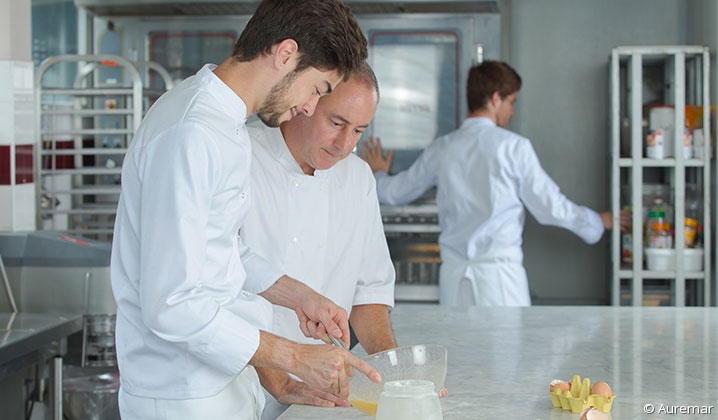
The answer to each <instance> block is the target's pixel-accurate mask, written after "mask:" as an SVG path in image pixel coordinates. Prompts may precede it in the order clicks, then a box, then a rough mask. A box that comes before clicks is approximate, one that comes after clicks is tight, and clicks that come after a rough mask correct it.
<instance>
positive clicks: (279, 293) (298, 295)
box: [259, 275, 315, 311]
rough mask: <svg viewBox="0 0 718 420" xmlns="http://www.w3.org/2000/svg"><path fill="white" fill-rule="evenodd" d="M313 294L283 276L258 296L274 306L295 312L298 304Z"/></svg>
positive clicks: (304, 286) (301, 284) (310, 290)
mask: <svg viewBox="0 0 718 420" xmlns="http://www.w3.org/2000/svg"><path fill="white" fill-rule="evenodd" d="M313 293H315V292H314V291H313V290H312V289H311V288H310V287H309V286H307V285H306V284H304V283H302V282H300V281H297V280H295V279H293V278H291V277H289V276H287V275H284V276H281V277H280V278H279V279H278V280H277V281H276V282H275V283H274V284H273V285H272V286H271V287H270V288H269V289H267V290H265V291H263V292H262V293H259V295H260V296H262V297H263V298H265V299H267V300H268V301H270V302H272V303H273V304H275V305H279V306H284V307H285V308H289V309H292V310H295V311H296V309H297V307H298V306H299V305H300V303H301V302H302V301H303V300H304V299H306V298H307V296H308V295H310V294H313Z"/></svg>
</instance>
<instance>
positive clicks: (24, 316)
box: [0, 312, 82, 379]
mask: <svg viewBox="0 0 718 420" xmlns="http://www.w3.org/2000/svg"><path fill="white" fill-rule="evenodd" d="M81 330H82V315H57V314H44V313H24V312H18V313H15V314H12V313H4V312H3V313H0V379H1V378H3V377H5V376H7V375H10V374H12V373H14V372H16V371H18V370H19V369H22V368H24V367H26V366H29V365H32V364H34V363H38V362H40V361H43V360H46V359H48V358H49V357H51V356H53V355H56V354H60V353H61V351H62V346H61V345H60V341H61V339H63V338H65V337H67V336H69V335H71V334H74V333H76V332H78V331H81Z"/></svg>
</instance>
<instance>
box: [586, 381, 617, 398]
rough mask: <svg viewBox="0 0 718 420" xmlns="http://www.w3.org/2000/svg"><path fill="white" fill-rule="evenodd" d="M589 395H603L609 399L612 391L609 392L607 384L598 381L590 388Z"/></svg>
mask: <svg viewBox="0 0 718 420" xmlns="http://www.w3.org/2000/svg"><path fill="white" fill-rule="evenodd" d="M591 394H592V395H605V396H607V397H610V396H611V395H613V391H611V387H610V386H608V384H607V383H605V382H603V381H598V382H596V383H595V384H593V387H591Z"/></svg>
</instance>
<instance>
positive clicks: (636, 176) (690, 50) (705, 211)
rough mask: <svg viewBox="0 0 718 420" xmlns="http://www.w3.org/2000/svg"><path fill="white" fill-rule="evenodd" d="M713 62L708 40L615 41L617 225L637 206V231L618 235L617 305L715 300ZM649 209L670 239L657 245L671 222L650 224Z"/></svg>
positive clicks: (614, 253) (614, 240)
mask: <svg viewBox="0 0 718 420" xmlns="http://www.w3.org/2000/svg"><path fill="white" fill-rule="evenodd" d="M709 66H710V57H709V52H708V48H706V47H703V46H649V47H646V46H641V47H617V48H615V49H613V51H612V53H611V57H610V108H611V109H610V123H611V127H610V133H611V135H610V137H611V142H610V148H611V150H610V156H611V206H612V210H613V214H614V225H616V226H618V212H619V210H621V209H622V208H626V207H630V208H631V209H632V210H633V213H632V214H633V216H632V222H633V223H632V228H631V232H630V233H628V234H626V233H621V232H620V230H619V229H614V230H613V231H612V234H611V259H612V292H611V301H612V304H613V305H616V306H617V305H622V304H623V305H626V304H628V305H634V306H640V305H674V306H684V305H696V306H703V305H704V306H709V305H710V302H711V282H712V281H713V280H712V277H711V247H712V244H711V236H710V234H709V233H710V232H711V194H710V185H711V163H712V161H713V160H712V148H711V146H710V140H709V139H710V138H711V130H710V128H711V125H710V124H711V123H710V120H711V117H710V107H709V106H708V104H709V103H710V102H709V79H708V76H709ZM659 108H660V109H659ZM665 116H667V117H665ZM701 134H702V136H701ZM701 137H702V139H704V140H701ZM661 141H662V142H663V145H661ZM654 152H655V153H654ZM649 156H650V157H649ZM653 195H661V196H664V197H663V199H664V200H665V202H666V203H667V204H668V205H667V206H666V208H665V209H664V212H663V213H660V212H658V211H656V212H654V213H649V209H650V206H651V202H652V201H653V200H654V199H655V197H653ZM656 202H657V203H660V199H657V201H656ZM651 214H652V215H653V217H654V218H655V216H656V215H661V214H663V216H664V217H665V222H667V223H668V224H669V226H670V228H671V230H672V232H671V231H666V232H665V234H666V237H667V241H668V242H669V243H670V242H672V244H669V245H666V243H665V242H657V241H654V242H650V241H649V239H650V238H647V234H649V229H651V228H652V227H656V226H661V229H663V227H668V226H666V224H664V223H660V224H652V225H651V224H647V220H646V219H647V218H648V216H649V215H651ZM695 219H697V221H698V226H695V224H696V223H695V222H694V221H693V220H695ZM700 226H702V230H703V232H705V233H704V235H703V239H702V245H700V246H701V248H697V247H698V246H699V244H697V243H695V241H694V237H693V234H694V232H695V230H693V229H696V230H700ZM654 235H655V233H654ZM654 237H655V236H654ZM656 246H658V247H660V249H659V248H655V247H656ZM694 247H695V248H694Z"/></svg>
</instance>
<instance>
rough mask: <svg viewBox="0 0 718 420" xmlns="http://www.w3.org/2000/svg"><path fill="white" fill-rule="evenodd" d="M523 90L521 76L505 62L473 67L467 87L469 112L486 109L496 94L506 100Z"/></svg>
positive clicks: (489, 62)
mask: <svg viewBox="0 0 718 420" xmlns="http://www.w3.org/2000/svg"><path fill="white" fill-rule="evenodd" d="M519 89H521V76H519V74H518V73H516V70H514V69H513V68H512V67H511V66H509V65H508V64H506V63H504V62H503V61H484V62H483V63H481V64H477V65H475V66H473V67H471V70H469V80H468V82H467V85H466V99H467V103H468V106H469V112H474V111H476V110H478V109H482V108H484V107H485V106H486V105H487V104H488V102H489V100H490V99H491V96H492V95H493V94H494V92H499V96H501V98H502V99H503V98H506V97H507V96H509V95H511V94H512V93H515V92H518V91H519Z"/></svg>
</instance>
